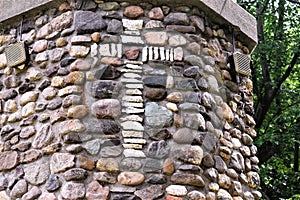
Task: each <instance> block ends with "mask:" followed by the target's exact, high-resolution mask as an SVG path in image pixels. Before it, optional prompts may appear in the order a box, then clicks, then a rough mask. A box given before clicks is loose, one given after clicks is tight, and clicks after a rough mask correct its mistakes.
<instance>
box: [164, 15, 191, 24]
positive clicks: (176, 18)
mask: <svg viewBox="0 0 300 200" xmlns="http://www.w3.org/2000/svg"><path fill="white" fill-rule="evenodd" d="M164 23H165V24H177V25H189V23H190V19H189V17H188V16H187V14H186V13H179V12H178V13H170V14H169V15H167V16H166V17H165V18H164Z"/></svg>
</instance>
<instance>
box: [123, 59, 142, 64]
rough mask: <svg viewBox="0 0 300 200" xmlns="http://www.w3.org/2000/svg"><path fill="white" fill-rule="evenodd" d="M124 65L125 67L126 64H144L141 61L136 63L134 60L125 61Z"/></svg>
mask: <svg viewBox="0 0 300 200" xmlns="http://www.w3.org/2000/svg"><path fill="white" fill-rule="evenodd" d="M124 64H125V65H127V64H133V65H142V64H144V63H143V62H141V61H136V60H125V61H124Z"/></svg>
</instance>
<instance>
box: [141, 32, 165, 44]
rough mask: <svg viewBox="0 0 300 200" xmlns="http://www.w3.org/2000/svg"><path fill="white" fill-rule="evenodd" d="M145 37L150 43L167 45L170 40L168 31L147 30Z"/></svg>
mask: <svg viewBox="0 0 300 200" xmlns="http://www.w3.org/2000/svg"><path fill="white" fill-rule="evenodd" d="M144 37H145V39H146V41H147V44H149V45H159V46H165V45H166V44H167V41H168V35H167V32H147V33H145V34H144Z"/></svg>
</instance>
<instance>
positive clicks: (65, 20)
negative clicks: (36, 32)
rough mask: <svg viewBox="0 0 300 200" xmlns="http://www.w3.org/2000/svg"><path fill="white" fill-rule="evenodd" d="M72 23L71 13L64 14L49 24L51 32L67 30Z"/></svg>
mask: <svg viewBox="0 0 300 200" xmlns="http://www.w3.org/2000/svg"><path fill="white" fill-rule="evenodd" d="M72 22H73V12H72V11H68V12H65V13H63V14H61V15H59V16H58V17H56V18H54V19H52V20H51V22H50V24H51V27H52V29H53V31H61V30H63V29H66V28H68V27H69V26H70V25H71V24H72Z"/></svg>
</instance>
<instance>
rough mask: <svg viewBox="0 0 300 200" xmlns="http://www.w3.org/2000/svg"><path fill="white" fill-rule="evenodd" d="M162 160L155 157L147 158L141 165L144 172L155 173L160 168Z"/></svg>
mask: <svg viewBox="0 0 300 200" xmlns="http://www.w3.org/2000/svg"><path fill="white" fill-rule="evenodd" d="M162 168H163V166H162V162H161V161H160V160H157V159H152V158H147V159H146V161H145V164H144V167H143V171H144V172H145V173H150V172H151V173H157V172H160V171H161V170H162Z"/></svg>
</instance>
